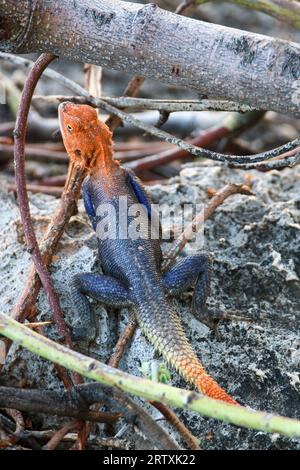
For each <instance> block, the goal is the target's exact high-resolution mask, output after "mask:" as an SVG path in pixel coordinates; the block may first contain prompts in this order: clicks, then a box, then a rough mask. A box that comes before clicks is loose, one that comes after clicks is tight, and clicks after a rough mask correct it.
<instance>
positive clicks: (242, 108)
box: [0, 56, 255, 113]
mask: <svg viewBox="0 0 300 470" xmlns="http://www.w3.org/2000/svg"><path fill="white" fill-rule="evenodd" d="M0 58H1V56H0ZM101 99H102V100H103V101H105V102H106V103H108V104H112V105H113V106H116V107H117V108H120V109H124V108H126V109H127V110H130V111H145V110H155V111H168V112H169V113H173V112H177V111H236V112H240V113H245V112H247V111H254V110H255V109H254V108H253V107H251V106H248V105H246V104H240V103H236V102H234V101H225V100H168V99H156V98H136V97H132V96H119V97H111V96H102V97H101ZM32 100H33V101H43V102H46V103H52V104H59V103H63V102H64V101H71V102H72V103H76V104H91V105H93V106H94V104H93V103H92V102H91V100H90V99H89V98H86V97H84V96H64V95H47V96H44V95H34V96H33V98H32Z"/></svg>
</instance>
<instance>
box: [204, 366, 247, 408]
mask: <svg viewBox="0 0 300 470" xmlns="http://www.w3.org/2000/svg"><path fill="white" fill-rule="evenodd" d="M195 385H196V387H197V388H198V389H199V391H200V392H202V393H203V394H204V395H207V396H208V397H210V398H215V399H216V400H221V401H225V402H226V403H231V404H232V405H239V403H238V402H237V401H235V400H234V399H233V398H231V396H229V395H228V393H226V392H225V390H223V388H221V387H220V386H219V385H218V384H217V382H215V381H214V379H213V378H212V377H210V376H209V375H208V374H206V373H204V374H201V375H200V377H198V379H197V380H195Z"/></svg>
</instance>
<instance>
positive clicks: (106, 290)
mask: <svg viewBox="0 0 300 470" xmlns="http://www.w3.org/2000/svg"><path fill="white" fill-rule="evenodd" d="M70 291H71V292H70V295H71V300H72V303H73V305H74V309H75V310H76V312H77V313H78V316H79V320H80V323H81V326H79V327H75V328H73V329H72V330H73V331H72V336H73V338H74V340H77V341H78V340H84V341H86V342H88V343H89V342H91V341H92V340H93V339H95V337H96V331H97V330H96V320H95V316H94V314H93V312H92V309H91V306H90V303H89V301H88V299H87V297H86V296H89V297H92V298H94V299H95V300H98V301H99V302H101V303H102V304H105V305H108V306H112V307H129V306H132V301H131V299H130V292H129V291H128V290H127V289H126V287H125V286H124V285H123V284H122V283H121V282H120V281H118V280H117V279H114V278H113V277H110V276H105V275H103V274H97V273H83V274H77V275H76V276H74V277H73V278H72V280H71V282H70Z"/></svg>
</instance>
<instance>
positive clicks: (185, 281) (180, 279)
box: [162, 253, 211, 321]
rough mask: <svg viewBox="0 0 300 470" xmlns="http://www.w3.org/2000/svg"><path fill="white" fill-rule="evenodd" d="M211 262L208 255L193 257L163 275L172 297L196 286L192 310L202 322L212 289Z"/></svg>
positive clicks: (188, 257)
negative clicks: (210, 288) (210, 289)
mask: <svg viewBox="0 0 300 470" xmlns="http://www.w3.org/2000/svg"><path fill="white" fill-rule="evenodd" d="M210 272H211V262H210V258H209V256H208V255H207V253H200V254H198V255H191V256H187V257H186V258H183V259H182V260H180V261H178V263H177V264H175V265H174V266H172V267H171V269H170V270H169V271H167V272H166V273H165V274H164V275H163V278H162V279H163V285H164V288H165V289H166V290H167V291H168V293H169V294H171V295H178V294H181V293H183V292H185V291H186V290H187V289H188V288H189V287H192V286H193V285H195V290H194V296H193V303H192V309H193V313H194V315H195V316H196V317H197V318H198V319H199V320H200V321H201V320H202V319H203V312H204V307H205V303H206V299H207V297H208V294H209V287H210Z"/></svg>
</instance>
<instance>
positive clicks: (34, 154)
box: [0, 143, 69, 164]
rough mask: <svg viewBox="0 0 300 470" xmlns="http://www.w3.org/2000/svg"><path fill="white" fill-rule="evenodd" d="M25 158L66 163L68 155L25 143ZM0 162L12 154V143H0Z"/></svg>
mask: <svg viewBox="0 0 300 470" xmlns="http://www.w3.org/2000/svg"><path fill="white" fill-rule="evenodd" d="M25 151H26V160H33V161H39V162H55V163H64V164H66V163H68V161H69V160H68V157H67V155H66V153H65V152H60V151H56V150H49V149H44V148H36V147H33V146H31V145H26V147H25ZM0 153H1V162H2V161H3V160H4V161H6V160H9V159H10V157H12V156H13V154H14V149H13V145H9V144H1V143H0Z"/></svg>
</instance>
